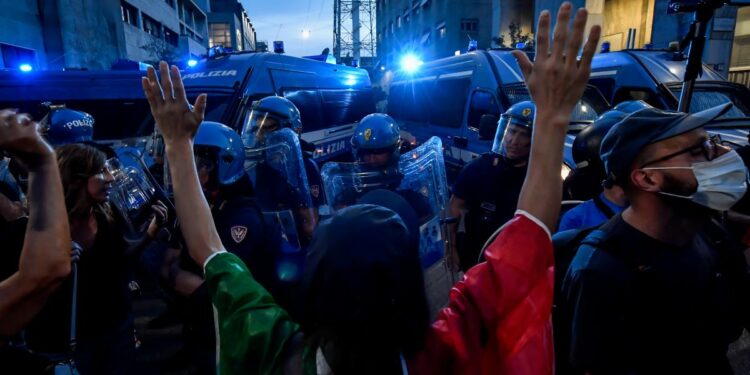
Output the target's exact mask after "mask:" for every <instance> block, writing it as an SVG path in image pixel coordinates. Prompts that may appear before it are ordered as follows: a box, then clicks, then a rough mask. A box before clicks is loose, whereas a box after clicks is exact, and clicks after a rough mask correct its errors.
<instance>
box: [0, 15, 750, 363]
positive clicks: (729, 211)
mask: <svg viewBox="0 0 750 375" xmlns="http://www.w3.org/2000/svg"><path fill="white" fill-rule="evenodd" d="M586 21H587V12H586V10H585V9H580V10H577V11H574V10H573V8H572V6H571V4H569V3H565V4H563V5H562V6H561V8H560V9H559V11H558V13H557V20H556V22H555V25H554V30H552V23H553V22H552V15H551V13H550V12H548V11H545V12H543V13H542V14H541V15H540V18H539V26H538V33H537V41H536V47H537V53H536V56H535V58H534V61H533V62H532V61H531V60H530V59H529V57H528V56H527V55H526V54H525V53H523V52H520V51H516V52H514V56H515V57H516V59H517V61H518V64H519V66H520V67H521V70H522V72H523V75H524V78H525V81H526V85H527V87H528V89H529V92H530V94H531V99H532V100H531V101H526V102H520V103H517V104H515V105H513V106H512V107H510V108H509V109H508V111H507V112H506V113H505V114H503V115H502V117H501V119H500V121H499V124H498V129H497V132H496V136H495V142H494V145H493V147H492V149H491V150H490V151H489V152H488V153H486V154H484V155H482V156H481V157H479V158H477V159H475V160H474V161H472V162H470V163H468V164H467V165H466V166H465V167H464V168H463V170H462V171H461V173H460V174H459V175H458V177H457V179H456V181H455V182H454V184H453V186H452V189H451V191H452V196H451V197H450V202H449V204H448V206H447V207H445V210H446V212H447V213H448V214H449V216H452V217H453V218H455V220H452V221H449V222H450V224H448V225H449V232H450V233H449V237H450V238H457V239H459V240H458V241H452V242H450V246H448V247H447V249H446V258H448V259H450V260H451V261H450V262H449V263H450V264H451V266H454V267H455V271H459V270H460V271H462V272H463V276H462V278H461V280H460V281H458V282H457V283H456V284H455V285H453V288H452V289H451V291H450V295H449V297H448V301H447V304H445V306H443V307H442V309H441V310H440V311H439V312H438V313H437V316H436V317H433V316H432V315H434V314H432V313H431V312H430V308H429V306H428V304H429V302H428V297H427V296H426V291H425V289H426V285H425V278H424V274H425V269H424V265H423V259H420V244H419V243H420V241H421V239H420V233H419V232H420V226H421V225H423V224H424V223H425V222H426V221H427V219H428V217H430V215H432V214H433V212H432V211H431V207H428V206H429V205H430V204H429V202H428V200H427V199H425V198H424V197H421V196H419V194H418V193H415V192H414V191H409V190H403V189H398V188H397V186H398V185H399V183H400V182H401V181H402V179H403V176H401V175H399V174H398V166H397V164H398V149H399V128H398V125H397V124H396V122H395V121H394V120H393V119H392V118H390V117H388V116H387V115H383V114H372V115H369V116H367V117H365V118H364V119H363V120H362V121H361V122H360V123H359V125H358V126H357V130H356V131H355V134H354V136H353V138H352V146H353V148H354V154H355V157H356V158H357V160H358V162H359V165H361V166H362V168H363V169H364V170H365V171H373V170H378V171H380V175H383V176H390V177H393V178H394V179H393V180H392V181H390V182H388V183H384V184H383V186H384V187H385V188H386V189H385V190H386V191H381V190H378V191H375V192H373V194H368V195H367V196H366V197H360V198H362V199H354V200H352V202H348V201H347V202H345V200H346V199H348V198H351V197H349V196H348V195H347V194H350V193H351V192H350V191H346V190H345V189H344V190H342V191H343V196H342V197H341V198H342V200H336V201H334V202H330V201H329V202H326V195H325V194H324V192H323V190H324V189H325V187H324V186H323V185H324V182H323V181H322V180H321V174H320V171H319V170H318V166H317V165H316V164H315V163H314V162H313V161H312V160H311V159H310V158H309V155H307V154H306V153H305V152H304V149H306V148H307V147H306V145H305V144H304V141H302V140H301V139H299V138H298V135H299V133H300V129H301V128H302V126H304V124H302V122H301V118H300V114H299V111H298V110H297V109H296V107H295V106H294V104H292V103H291V102H290V101H288V100H286V99H284V98H279V97H269V98H266V99H263V100H260V101H258V102H256V103H254V104H253V105H252V110H251V113H250V117H249V120H248V121H247V122H246V129H243V132H242V136H241V135H239V134H238V133H237V132H236V131H235V130H233V129H231V128H229V127H227V126H225V125H223V124H220V123H215V122H210V121H204V111H205V108H206V103H207V101H208V100H211V98H210V97H209V96H207V95H205V94H204V95H200V96H198V98H197V99H196V101H195V102H194V103H192V104H191V103H189V102H188V100H187V98H186V94H185V89H184V87H183V83H182V78H181V76H180V71H179V70H178V68H177V67H174V66H172V67H170V66H168V65H167V64H166V63H164V62H162V63H161V64H160V65H159V67H158V71H157V70H156V69H154V68H149V70H148V72H147V76H146V77H144V78H143V81H142V84H143V90H144V93H145V96H146V98H147V99H148V102H149V105H150V108H151V112H152V115H153V118H154V120H155V123H156V127H157V128H158V130H159V133H160V134H161V136H162V137H163V146H164V147H163V154H161V155H159V157H158V158H156V159H155V161H156V164H155V165H154V166H152V167H151V171H152V172H154V174H155V175H156V176H157V177H159V176H168V179H160V178H159V179H155V180H154V181H153V183H154V184H153V185H154V186H152V187H151V188H148V189H145V190H144V194H146V195H148V196H150V197H151V198H150V199H149V200H147V201H146V202H145V203H139V205H138V206H137V208H138V210H132V208H133V207H134V206H133V204H134V203H133V202H132V201H130V202H126V203H128V204H130V205H128V204H126V203H123V202H121V201H115V200H113V199H112V198H111V197H110V194H111V193H110V191H111V190H112V189H113V188H119V186H121V185H122V186H124V185H127V184H130V185H127V186H129V188H128V189H131V190H132V189H135V191H140V190H139V189H143V184H142V183H141V185H138V184H135V183H134V182H133V181H131V180H127V179H128V178H132V177H128V176H129V175H128V174H127V173H123V171H122V169H121V167H119V165H120V164H119V162H118V161H117V160H116V159H117V153H116V152H114V151H113V150H111V149H108V148H106V147H103V146H101V145H98V144H96V143H94V142H92V141H91V134H92V129H93V123H94V120H93V119H92V118H90V116H88V117H87V115H86V114H83V113H80V112H76V111H73V110H70V109H65V108H58V109H54V110H53V111H51V112H50V115H48V116H47V117H46V118H45V119H43V120H42V121H40V123H37V122H35V121H33V120H32V119H31V118H30V117H29V116H28V115H25V114H21V113H17V111H14V110H2V111H0V150H2V152H3V153H4V156H6V161H8V160H9V162H8V163H6V164H5V165H6V167H7V168H0V188H1V189H0V192H1V193H2V194H0V214H2V215H0V243H2V244H3V245H2V247H3V249H2V251H0V280H2V281H0V358H2V359H3V362H4V365H3V366H4V367H5V368H6V369H8V368H10V369H13V371H14V372H15V373H24V374H35V373H40V374H41V373H61V372H62V371H77V372H78V373H80V374H83V375H88V374H127V373H130V372H131V370H132V365H133V363H134V362H135V345H134V343H135V341H136V337H135V336H134V329H133V320H134V317H133V312H132V298H133V290H135V289H137V283H134V282H133V280H134V279H135V277H134V274H135V273H136V272H137V268H138V267H139V263H141V262H142V255H143V254H144V252H146V253H148V252H152V253H154V252H155V253H158V254H159V255H158V256H157V257H156V258H157V261H156V262H155V265H154V267H152V273H153V274H154V275H155V277H156V278H157V279H158V281H159V286H160V288H161V289H162V290H163V292H164V293H163V295H164V298H165V300H166V301H167V302H168V306H169V307H168V312H169V311H171V312H173V313H174V314H175V315H178V316H179V318H177V320H179V321H180V323H182V325H183V338H184V344H185V349H184V350H185V353H186V355H185V359H186V361H189V362H190V363H192V365H193V366H194V369H195V371H196V372H197V373H200V374H216V373H218V374H276V373H289V374H407V373H411V374H456V373H459V374H498V373H500V374H553V373H558V374H581V375H582V374H591V375H598V374H665V373H684V374H731V373H732V368H731V366H730V364H729V361H728V359H727V348H728V345H729V344H730V343H732V342H733V341H735V340H736V339H738V338H739V337H740V335H741V334H742V332H743V330H744V329H750V277H749V276H748V263H747V260H746V258H745V257H744V254H743V251H744V250H745V248H747V247H750V243H748V240H747V238H748V237H750V236H748V235H747V234H748V233H750V231H748V229H749V228H750V225H749V223H750V220H744V221H743V219H745V218H748V217H750V210H749V209H748V207H750V206H748V202H746V199H750V198H743V197H744V196H745V193H746V190H747V181H748V167H747V164H746V161H747V160H748V159H750V158H747V157H746V154H749V153H750V149H748V147H745V148H742V149H740V150H737V151H735V150H732V149H730V148H728V147H725V146H724V145H723V144H722V142H721V140H720V139H718V138H717V137H715V136H711V135H709V134H708V133H707V132H706V130H705V126H706V125H707V124H710V123H711V122H712V121H713V120H715V119H716V118H718V117H720V116H721V115H722V114H724V113H725V112H726V111H728V110H729V108H730V106H731V104H725V105H722V106H718V107H715V108H712V109H709V110H706V111H703V112H699V113H694V114H686V113H680V112H674V111H665V110H660V109H656V108H653V107H651V106H650V105H648V104H646V103H644V102H638V101H631V102H623V103H620V104H619V105H618V106H616V107H615V108H614V109H612V110H611V111H608V112H606V113H604V114H603V115H602V116H600V118H599V119H597V121H595V122H594V123H593V124H591V125H590V126H588V127H587V128H586V129H584V130H583V131H581V132H580V134H578V136H577V138H576V140H575V142H574V143H573V157H574V159H575V161H576V163H577V168H576V169H575V171H574V172H573V173H572V174H571V175H570V176H568V178H567V179H566V181H565V183H563V180H562V179H561V178H560V167H561V165H562V164H563V148H564V144H565V140H566V136H567V132H568V125H569V122H570V116H571V113H572V111H573V109H574V107H575V105H576V104H577V103H578V102H579V100H580V99H581V97H582V95H583V91H584V89H585V87H586V83H587V81H588V78H589V74H590V70H591V59H592V57H593V55H594V52H595V50H596V46H597V43H598V41H599V38H600V33H601V30H600V28H599V27H598V26H594V27H592V28H590V31H589V33H588V35H584V34H585V29H586ZM579 53H580V55H579ZM57 124H64V126H59V125H57ZM290 150H291V151H290ZM295 150H296V151H295ZM164 160H167V161H168V163H164ZM11 165H12V168H11ZM394 168H395V170H393V169H394ZM295 171H296V172H299V171H304V173H302V174H301V175H304V176H306V177H305V178H303V179H298V178H296V176H298V174H297V173H295ZM9 176H12V177H13V178H10V177H9ZM167 180H168V181H167ZM123 181H125V182H123ZM393 181H395V183H394V182H393ZM146 185H149V184H148V183H147V184H146ZM166 185H169V186H170V189H171V196H169V195H168V194H162V193H163V190H162V189H161V186H166ZM149 186H150V185H149ZM387 190H390V191H387ZM155 192H156V193H155ZM160 192H161V193H160ZM563 198H564V199H567V200H570V201H582V202H579V203H578V204H577V205H575V207H572V208H570V206H571V205H570V204H563V203H565V202H563ZM125 201H127V200H125ZM568 203H569V202H568ZM326 204H327V205H329V206H332V207H335V212H333V213H330V214H325V215H324V214H323V213H322V212H321V207H322V206H324V205H326ZM561 207H562V208H563V210H566V211H565V212H562V215H561ZM568 208H570V209H568ZM144 211H146V212H147V213H146V214H144ZM149 213H150V214H149ZM136 214H137V215H136ZM133 215H136V216H133ZM137 218H140V220H141V221H142V222H143V223H141V225H140V226H139V228H140V229H142V232H143V233H142V235H140V236H135V237H134V236H133V233H131V231H132V225H131V226H126V225H124V223H125V222H128V223H131V224H132V223H133V222H135V221H136V219H137ZM166 315H168V314H166Z"/></svg>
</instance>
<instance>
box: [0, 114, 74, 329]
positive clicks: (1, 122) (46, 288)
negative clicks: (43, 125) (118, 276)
mask: <svg viewBox="0 0 750 375" xmlns="http://www.w3.org/2000/svg"><path fill="white" fill-rule="evenodd" d="M37 127H38V124H37V123H36V122H33V121H31V119H30V118H29V117H28V116H26V115H18V114H17V113H16V112H15V111H12V110H2V111H0V149H2V150H4V151H7V152H9V153H11V154H12V155H13V157H15V158H18V160H20V161H21V162H22V163H23V164H25V165H26V167H27V168H28V170H29V190H28V199H29V223H28V226H27V227H26V234H25V237H24V243H23V249H22V250H21V259H20V262H19V266H18V272H16V273H15V274H13V275H12V276H11V277H9V278H8V279H6V280H3V281H0V336H9V335H13V334H15V333H16V332H18V331H19V330H20V329H22V328H23V327H24V326H25V325H26V324H27V323H28V322H29V321H30V320H31V319H32V318H33V317H34V316H35V315H36V314H37V313H38V312H39V310H41V308H42V307H43V306H44V304H45V303H46V302H47V298H48V297H49V295H50V294H52V292H53V291H54V290H55V289H56V288H57V287H58V286H59V285H60V283H61V282H62V280H64V279H65V277H67V276H68V274H69V273H70V251H71V242H70V229H69V227H68V215H67V213H66V210H65V199H64V197H63V189H62V183H61V182H60V172H59V170H58V167H57V161H56V159H55V154H54V152H53V151H52V148H51V147H50V146H49V145H47V144H46V143H45V142H44V140H43V139H42V137H41V136H40V135H39V132H38V129H37Z"/></svg>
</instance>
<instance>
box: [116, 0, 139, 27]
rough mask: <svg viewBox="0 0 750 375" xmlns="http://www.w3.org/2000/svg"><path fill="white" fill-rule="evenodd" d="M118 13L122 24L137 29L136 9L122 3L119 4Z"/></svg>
mask: <svg viewBox="0 0 750 375" xmlns="http://www.w3.org/2000/svg"><path fill="white" fill-rule="evenodd" d="M120 12H121V13H122V22H125V23H127V24H130V25H133V26H135V27H138V9H136V8H135V7H134V6H132V5H130V4H128V3H126V2H124V1H123V2H121V3H120Z"/></svg>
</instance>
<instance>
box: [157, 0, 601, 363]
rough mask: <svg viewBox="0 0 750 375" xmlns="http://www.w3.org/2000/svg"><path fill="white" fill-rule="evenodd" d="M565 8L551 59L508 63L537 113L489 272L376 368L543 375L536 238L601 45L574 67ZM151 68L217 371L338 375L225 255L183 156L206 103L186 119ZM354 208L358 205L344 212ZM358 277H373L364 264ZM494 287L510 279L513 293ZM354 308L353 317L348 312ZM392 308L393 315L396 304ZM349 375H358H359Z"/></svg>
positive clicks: (544, 44) (546, 359) (545, 255)
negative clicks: (420, 342)
mask: <svg viewBox="0 0 750 375" xmlns="http://www.w3.org/2000/svg"><path fill="white" fill-rule="evenodd" d="M571 8H572V6H571V4H570V3H565V4H564V5H563V6H562V7H561V8H560V12H559V14H558V21H557V26H556V29H555V43H554V44H553V45H552V46H551V47H552V49H551V51H552V52H551V53H550V54H547V53H538V54H537V55H536V61H535V62H534V63H533V64H532V63H531V62H530V61H529V59H528V57H527V56H526V55H525V54H523V53H520V52H518V51H517V52H516V53H515V56H516V58H517V59H518V60H519V64H520V66H521V69H522V71H523V73H524V76H525V77H526V83H527V86H528V87H529V90H530V93H531V96H532V98H533V99H534V101H535V102H536V104H537V110H538V112H537V114H536V131H535V132H534V135H533V140H532V148H531V158H530V163H529V173H528V176H527V179H526V182H525V184H524V188H523V189H522V191H521V195H520V198H519V204H518V208H519V212H518V214H517V215H516V217H515V218H513V219H512V220H511V221H510V222H509V223H508V224H507V225H506V226H505V228H504V230H503V231H502V232H501V233H500V235H499V236H498V237H497V238H496V239H495V240H494V241H493V242H492V244H491V245H490V246H489V247H488V248H487V252H486V258H487V260H488V261H487V262H486V263H483V264H480V265H478V266H477V267H475V268H473V269H471V270H469V272H468V273H467V275H466V280H465V281H463V282H460V283H459V284H457V285H456V287H455V289H454V291H453V293H452V295H451V302H450V305H449V306H448V307H447V308H446V309H445V310H443V312H441V314H440V316H439V317H438V320H437V321H436V322H435V323H434V324H433V326H432V327H431V328H430V330H429V331H428V333H427V337H426V338H425V340H424V346H423V348H422V349H421V350H420V351H419V352H418V353H415V354H413V355H409V358H408V361H409V362H408V365H407V364H406V363H404V359H405V358H404V357H401V359H400V360H399V358H397V357H396V356H395V352H396V351H397V349H398V348H400V347H403V344H404V343H402V342H398V337H393V340H392V341H390V343H391V345H392V346H391V347H390V350H388V348H383V349H382V350H380V351H379V352H380V353H384V352H387V353H390V356H389V357H387V358H381V359H382V362H384V363H390V364H394V363H399V362H400V363H401V368H400V369H399V370H398V371H403V372H405V371H406V367H407V366H408V368H409V372H410V373H431V374H435V373H471V374H475V373H520V372H523V373H538V374H542V373H544V374H549V373H551V372H552V366H553V365H552V362H553V360H552V357H553V349H552V346H551V343H552V336H551V326H550V311H551V303H552V279H553V272H552V270H553V261H552V244H551V242H550V234H549V230H548V229H547V228H549V227H551V226H553V225H554V224H555V223H556V222H557V216H558V213H559V208H560V198H561V191H562V186H561V181H560V178H559V169H560V165H561V163H562V148H563V143H564V139H565V135H566V132H567V128H568V123H569V120H570V114H571V113H572V110H573V107H574V106H575V105H576V103H577V102H578V101H579V100H580V98H581V95H582V93H583V90H584V88H585V85H586V81H587V79H588V76H589V72H590V64H591V58H592V56H593V53H594V50H595V48H596V44H597V42H598V39H599V34H600V28H599V27H598V26H595V27H593V28H592V29H591V30H592V31H591V34H590V36H589V39H588V42H587V43H586V45H585V47H584V49H583V54H582V57H581V60H580V61H579V60H578V59H576V58H575V57H574V56H577V54H578V51H579V49H580V47H581V44H582V40H583V32H584V28H585V24H586V18H587V13H586V11H585V10H584V9H581V10H579V11H578V14H577V16H576V19H575V21H574V22H573V32H572V33H571V35H568V24H569V20H570V13H571ZM549 25H550V14H549V12H546V11H545V12H543V13H542V15H541V16H540V21H539V32H538V34H537V35H538V36H537V48H538V50H539V51H547V50H549V48H550V44H551V43H550V40H549V39H550V36H549V27H550V26H549ZM565 56H568V58H567V59H566V58H565ZM159 68H160V73H161V83H159V81H158V80H157V77H156V72H155V71H154V70H153V69H149V71H148V77H147V78H145V77H144V79H143V88H144V91H145V93H146V96H147V98H148V100H149V104H150V106H151V110H152V113H153V115H154V118H155V119H156V124H157V126H158V127H159V128H160V130H161V132H162V134H163V135H164V139H165V142H166V149H167V155H168V158H169V160H170V165H169V166H170V171H171V175H172V177H173V181H174V189H175V201H176V202H175V203H176V206H177V212H178V217H179V218H180V222H181V223H182V229H183V235H184V237H185V240H186V242H187V245H188V248H189V250H190V254H191V256H192V257H193V259H195V261H196V262H198V263H199V264H203V265H204V269H205V274H206V282H207V284H208V286H209V291H210V294H211V296H212V300H213V303H214V306H215V308H216V311H217V325H218V327H219V337H220V348H221V349H220V362H219V369H220V372H221V373H224V374H230V373H272V372H281V371H288V372H292V373H303V371H304V372H307V373H313V372H315V371H318V370H323V369H324V368H325V367H329V369H330V370H332V372H333V373H337V371H338V370H337V368H336V367H330V366H326V365H330V364H338V363H339V361H338V358H341V355H344V353H346V351H347V350H348V349H349V348H347V347H340V346H336V347H335V348H332V349H333V350H326V342H335V341H336V339H337V338H338V337H337V336H336V334H337V333H341V332H335V331H326V328H327V327H320V328H322V329H323V332H325V335H324V336H323V337H322V338H321V339H322V344H321V346H319V347H317V348H316V347H305V345H304V344H305V341H303V340H301V339H303V337H302V336H301V335H300V328H299V326H298V325H297V324H296V323H294V322H293V321H291V320H290V319H289V317H288V315H287V313H286V312H285V311H284V310H283V309H281V308H279V307H278V305H276V304H275V303H274V302H273V299H272V298H271V297H270V295H269V294H268V293H267V292H266V291H265V290H264V289H263V288H261V287H259V285H258V284H257V282H256V281H255V280H254V279H253V277H252V275H251V274H250V273H249V272H248V271H247V268H246V267H245V266H244V265H243V263H242V261H241V260H239V259H238V258H237V257H236V256H234V255H232V254H230V253H227V252H226V251H224V247H223V245H222V243H221V240H220V238H219V235H218V233H217V232H216V229H215V226H214V224H213V220H212V218H211V215H210V210H209V207H208V204H207V203H206V201H205V200H204V199H202V197H201V194H202V192H201V188H200V184H199V181H198V176H197V174H196V171H195V168H194V165H193V163H194V161H193V157H192V147H191V139H192V137H193V136H194V135H195V133H196V131H197V128H198V126H199V125H200V123H201V122H202V120H203V113H204V110H205V108H206V95H205V94H204V95H200V96H198V98H197V99H196V102H195V106H194V109H192V110H191V108H190V107H189V106H188V103H187V99H186V96H185V91H184V87H183V84H182V79H181V77H180V73H179V70H178V69H177V67H174V66H173V67H172V68H171V70H170V68H169V67H168V66H167V64H166V63H164V62H162V63H161V64H160V67H159ZM162 93H164V95H163V94H162ZM360 207H368V206H358V207H352V208H351V209H361V208H360ZM378 210H383V209H382V208H378ZM345 212H346V213H349V211H348V210H345ZM386 212H388V211H386ZM334 220H335V218H334ZM393 225H394V229H396V228H403V226H402V224H398V221H395V222H394V223H393ZM375 235H378V234H377V233H375ZM521 249H523V251H520V250H521ZM360 266H361V267H363V268H364V269H369V268H370V267H375V265H373V264H367V263H365V264H361V265H360ZM503 280H513V282H512V284H513V286H512V287H511V283H506V282H503ZM363 281H364V280H362V281H360V282H363ZM371 282H377V280H375V279H373V280H372V281H371ZM411 287H413V286H410V285H404V286H403V288H404V289H405V290H412V289H411ZM388 290H392V289H388ZM331 297H333V296H330V297H329V298H331ZM415 297H416V296H415ZM353 302H355V304H354V305H352V306H353V307H357V305H356V301H353ZM394 303H395V305H394V306H393V308H394V309H395V308H397V307H398V302H397V301H394ZM353 314H356V309H355V310H353ZM384 318H385V319H387V318H386V317H384ZM384 323H385V322H383V323H379V324H384ZM393 323H394V324H395V323H396V322H393ZM363 328H364V327H363ZM366 333H367V331H365V332H363V333H362V334H363V335H364V334H366ZM349 334H351V332H349ZM331 340H333V341H331ZM362 340H366V337H362ZM321 349H322V350H321ZM355 350H356V348H355ZM344 356H345V355H344ZM370 362H371V361H366V362H365V363H370ZM357 371H358V372H360V373H367V372H368V371H367V368H358V369H357ZM342 373H345V371H342Z"/></svg>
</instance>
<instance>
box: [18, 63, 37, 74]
mask: <svg viewBox="0 0 750 375" xmlns="http://www.w3.org/2000/svg"><path fill="white" fill-rule="evenodd" d="M18 69H21V71H22V72H24V73H28V72H30V71H32V70H33V69H34V68H32V67H31V64H21V65H20V66H19V67H18Z"/></svg>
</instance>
